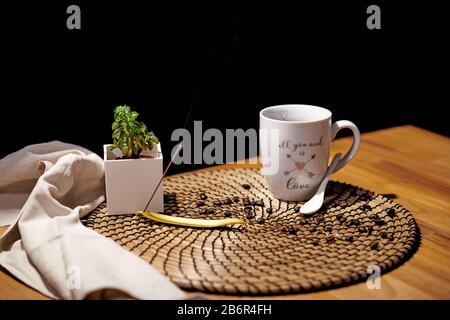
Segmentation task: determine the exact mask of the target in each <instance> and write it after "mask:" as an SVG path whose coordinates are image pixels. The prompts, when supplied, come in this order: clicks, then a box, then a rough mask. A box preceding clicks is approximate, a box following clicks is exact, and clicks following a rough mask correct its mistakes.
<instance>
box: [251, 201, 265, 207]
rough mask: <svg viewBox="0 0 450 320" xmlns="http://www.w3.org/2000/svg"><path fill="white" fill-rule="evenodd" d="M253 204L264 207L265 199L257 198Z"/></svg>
mask: <svg viewBox="0 0 450 320" xmlns="http://www.w3.org/2000/svg"><path fill="white" fill-rule="evenodd" d="M253 204H254V205H255V206H258V207H264V201H262V200H256V201H255V202H254V203H253Z"/></svg>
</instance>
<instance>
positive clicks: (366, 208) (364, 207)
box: [362, 203, 372, 211]
mask: <svg viewBox="0 0 450 320" xmlns="http://www.w3.org/2000/svg"><path fill="white" fill-rule="evenodd" d="M362 209H363V210H367V211H370V210H372V207H371V206H370V205H368V204H367V203H365V204H363V206H362Z"/></svg>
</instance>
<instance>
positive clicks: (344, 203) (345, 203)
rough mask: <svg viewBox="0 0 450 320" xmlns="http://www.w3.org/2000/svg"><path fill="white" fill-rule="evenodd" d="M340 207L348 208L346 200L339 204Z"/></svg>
mask: <svg viewBox="0 0 450 320" xmlns="http://www.w3.org/2000/svg"><path fill="white" fill-rule="evenodd" d="M338 205H339V206H341V207H346V206H347V205H348V203H347V201H345V200H341V201H339V202H338Z"/></svg>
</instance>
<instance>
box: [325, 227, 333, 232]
mask: <svg viewBox="0 0 450 320" xmlns="http://www.w3.org/2000/svg"><path fill="white" fill-rule="evenodd" d="M324 230H325V231H326V232H330V231H331V230H333V227H332V226H325V229H324Z"/></svg>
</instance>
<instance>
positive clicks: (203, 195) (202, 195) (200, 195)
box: [199, 192, 208, 200]
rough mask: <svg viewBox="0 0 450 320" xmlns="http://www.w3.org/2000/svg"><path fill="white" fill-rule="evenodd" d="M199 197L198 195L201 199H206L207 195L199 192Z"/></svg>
mask: <svg viewBox="0 0 450 320" xmlns="http://www.w3.org/2000/svg"><path fill="white" fill-rule="evenodd" d="M199 197H200V199H201V200H206V199H208V196H207V195H206V194H205V193H204V192H202V193H200V194H199Z"/></svg>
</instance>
